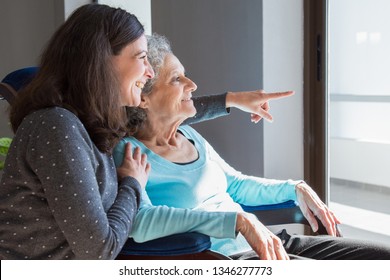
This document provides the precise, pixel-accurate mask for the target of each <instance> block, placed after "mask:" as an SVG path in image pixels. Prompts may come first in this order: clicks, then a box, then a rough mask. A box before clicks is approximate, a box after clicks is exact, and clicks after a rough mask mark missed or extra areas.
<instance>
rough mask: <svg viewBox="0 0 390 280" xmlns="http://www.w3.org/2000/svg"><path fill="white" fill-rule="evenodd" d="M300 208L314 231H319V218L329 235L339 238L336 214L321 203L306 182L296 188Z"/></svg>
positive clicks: (338, 222)
mask: <svg viewBox="0 0 390 280" xmlns="http://www.w3.org/2000/svg"><path fill="white" fill-rule="evenodd" d="M295 192H296V194H297V200H298V203H299V207H300V208H301V211H302V213H303V215H304V216H305V218H306V219H307V220H308V222H309V224H310V226H311V228H312V230H313V231H314V232H316V231H317V230H318V222H317V220H316V218H315V217H317V218H318V219H319V220H320V221H321V223H322V224H323V225H324V227H325V228H326V231H327V232H328V234H329V235H332V236H337V235H338V230H337V227H336V225H337V224H340V221H339V220H338V219H337V217H336V216H335V214H334V213H333V212H332V211H331V210H330V209H329V208H328V206H326V204H325V203H323V202H322V201H321V199H320V198H319V197H318V195H317V194H316V192H315V191H314V190H313V189H312V188H311V187H310V186H308V185H307V184H306V183H305V182H302V183H299V184H298V185H296V187H295Z"/></svg>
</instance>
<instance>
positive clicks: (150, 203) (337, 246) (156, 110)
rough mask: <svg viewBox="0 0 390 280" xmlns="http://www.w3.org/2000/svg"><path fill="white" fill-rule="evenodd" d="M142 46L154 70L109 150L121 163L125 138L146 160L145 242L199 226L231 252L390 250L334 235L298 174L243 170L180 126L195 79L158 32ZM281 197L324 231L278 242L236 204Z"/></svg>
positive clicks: (357, 254) (139, 232) (331, 219)
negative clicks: (131, 131) (122, 134)
mask: <svg viewBox="0 0 390 280" xmlns="http://www.w3.org/2000/svg"><path fill="white" fill-rule="evenodd" d="M148 49H149V54H148V56H149V61H150V63H151V65H152V67H153V70H154V72H155V77H154V78H153V79H151V80H150V81H149V82H148V83H147V84H146V85H145V87H144V89H143V93H142V95H141V104H140V108H142V109H139V110H138V111H137V112H134V114H133V116H132V118H133V120H134V121H135V122H137V123H139V124H140V126H139V128H138V131H137V132H136V134H135V137H136V138H132V137H130V138H125V139H123V140H122V141H121V142H120V144H119V145H118V146H117V147H116V148H115V150H114V158H115V161H116V162H117V164H120V163H121V162H122V159H123V156H124V150H125V146H126V143H127V142H130V143H131V144H132V145H133V146H136V147H140V148H141V151H142V152H143V153H146V154H147V157H148V161H149V163H151V171H150V176H149V180H148V182H147V185H146V192H145V191H144V192H143V196H142V202H141V207H140V210H139V212H138V214H137V216H136V219H135V223H134V225H133V229H132V233H131V237H133V238H134V239H135V240H136V241H138V242H143V241H147V240H151V239H155V238H159V237H163V236H167V235H171V234H175V233H182V232H189V231H193V232H200V233H204V234H207V235H209V236H211V240H212V247H211V249H212V250H215V251H218V252H220V253H223V254H225V255H229V256H232V257H233V258H239V257H240V256H243V255H246V253H247V252H255V253H256V254H257V256H258V257H259V258H260V259H289V254H291V255H299V256H301V257H304V258H314V259H327V258H334V259H345V258H362V259H371V258H381V259H386V258H390V249H389V248H386V249H384V248H380V247H381V246H377V245H373V244H371V245H368V244H366V243H364V244H363V242H361V243H359V241H353V240H347V239H344V238H337V237H335V235H336V224H337V223H339V221H338V220H337V218H336V217H335V216H334V214H333V213H332V212H331V211H330V210H329V209H328V208H327V206H326V205H325V204H324V203H323V202H322V201H321V200H320V199H319V198H318V196H317V195H316V194H315V192H314V191H313V190H312V189H311V188H310V187H309V186H308V185H306V184H305V183H304V182H302V181H292V180H287V181H280V180H270V179H264V178H258V177H253V176H245V175H242V174H241V173H240V172H238V171H236V170H234V169H233V168H232V167H231V166H229V165H228V164H227V163H226V162H225V161H224V160H223V159H222V158H221V157H220V156H219V155H218V154H217V153H216V152H215V150H214V149H213V147H212V146H211V145H210V144H209V143H208V142H207V141H206V140H205V139H204V138H203V137H202V136H201V135H200V134H199V133H197V132H196V131H195V130H194V129H192V128H191V127H189V126H180V125H181V124H182V123H183V122H184V121H185V120H186V119H187V118H190V117H192V116H194V115H195V113H196V109H195V107H194V105H193V101H192V93H193V92H194V91H195V90H196V84H195V83H194V82H193V81H192V80H190V79H189V78H188V77H187V76H186V75H185V70H184V67H183V65H182V64H181V63H180V61H179V60H178V58H177V57H176V56H175V55H174V54H173V53H172V51H171V49H170V46H169V43H168V42H167V40H166V39H165V38H164V37H162V36H158V35H154V36H152V37H151V38H149V39H148ZM287 200H296V201H298V202H299V205H300V207H301V209H302V211H303V213H304V215H305V216H306V217H307V218H308V220H309V222H311V225H312V227H313V229H314V230H316V229H317V227H318V224H316V222H315V219H314V215H315V216H317V217H318V218H319V219H320V221H321V222H322V223H323V224H324V226H325V228H326V229H327V231H328V233H329V236H326V237H308V236H306V237H304V236H292V237H291V238H290V239H289V241H288V242H287V243H286V244H282V242H281V240H280V239H279V238H278V237H277V236H275V235H274V234H273V233H271V232H270V231H269V230H268V229H267V228H266V227H265V226H264V225H263V224H262V223H261V222H260V221H259V220H257V219H256V217H254V216H253V215H251V214H248V213H245V212H244V211H243V209H242V208H241V206H240V204H239V203H241V204H245V205H259V204H273V203H280V202H284V201H287ZM325 248H326V250H324V249H325ZM351 252H353V254H351ZM252 255H253V254H252Z"/></svg>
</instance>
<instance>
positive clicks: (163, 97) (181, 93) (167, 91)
mask: <svg viewBox="0 0 390 280" xmlns="http://www.w3.org/2000/svg"><path fill="white" fill-rule="evenodd" d="M196 88H197V86H196V84H195V83H194V82H193V81H192V80H191V79H189V78H187V77H186V75H185V70H184V67H183V65H182V64H181V63H180V61H179V59H178V58H177V57H176V56H175V55H173V54H168V55H167V56H166V57H165V59H164V63H163V65H162V66H161V68H160V72H159V75H158V77H157V80H156V81H155V84H154V86H153V89H152V92H151V93H150V94H149V95H146V96H145V99H146V100H148V101H147V103H148V105H147V107H148V109H149V111H150V112H151V114H157V116H158V117H159V118H167V119H169V120H172V119H173V120H176V119H177V120H185V119H187V118H189V117H192V116H194V115H195V114H196V109H195V107H194V103H193V101H192V99H191V98H192V92H193V91H195V90H196Z"/></svg>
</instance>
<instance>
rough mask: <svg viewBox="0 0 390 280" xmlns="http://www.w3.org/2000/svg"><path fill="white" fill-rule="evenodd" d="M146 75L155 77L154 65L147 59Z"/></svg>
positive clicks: (150, 77)
mask: <svg viewBox="0 0 390 280" xmlns="http://www.w3.org/2000/svg"><path fill="white" fill-rule="evenodd" d="M145 75H146V76H147V77H148V78H149V79H152V78H153V77H154V71H153V68H152V65H150V63H149V60H146V69H145Z"/></svg>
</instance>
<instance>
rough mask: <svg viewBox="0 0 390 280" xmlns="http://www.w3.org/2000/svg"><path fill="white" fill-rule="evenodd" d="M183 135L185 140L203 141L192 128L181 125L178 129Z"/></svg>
mask: <svg viewBox="0 0 390 280" xmlns="http://www.w3.org/2000/svg"><path fill="white" fill-rule="evenodd" d="M178 130H180V131H181V132H182V133H183V134H184V136H186V138H188V139H192V140H194V141H195V140H196V141H202V142H203V141H204V138H203V136H202V135H200V134H199V132H197V131H196V130H195V129H194V128H192V127H191V126H189V125H182V126H180V127H179V129H178Z"/></svg>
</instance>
